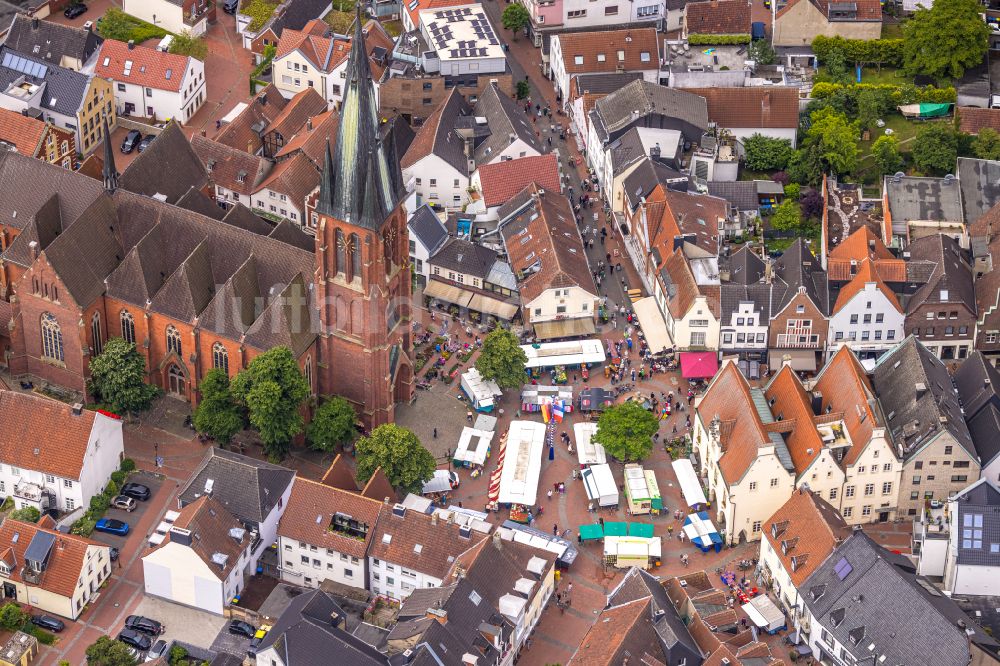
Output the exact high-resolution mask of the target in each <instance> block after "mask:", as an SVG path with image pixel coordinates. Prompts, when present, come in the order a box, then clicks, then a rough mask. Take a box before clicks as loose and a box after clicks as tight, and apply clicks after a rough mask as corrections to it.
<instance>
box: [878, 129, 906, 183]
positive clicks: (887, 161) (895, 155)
mask: <svg viewBox="0 0 1000 666" xmlns="http://www.w3.org/2000/svg"><path fill="white" fill-rule="evenodd" d="M872 157H874V158H875V168H876V169H878V172H879V174H880V175H883V176H884V175H886V174H890V173H896V172H897V171H899V170H900V169H902V168H903V158H902V157H900V156H899V140H898V139H896V137H894V136H892V135H891V134H889V135H883V136H880V137H879V138H877V139H875V143H873V144H872Z"/></svg>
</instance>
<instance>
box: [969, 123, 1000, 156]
mask: <svg viewBox="0 0 1000 666" xmlns="http://www.w3.org/2000/svg"><path fill="white" fill-rule="evenodd" d="M972 154H973V155H975V156H976V157H978V158H979V159H981V160H1000V132H997V131H996V130H995V129H993V128H992V127H984V128H983V129H981V130H979V136H977V137H976V138H975V139H973V140H972Z"/></svg>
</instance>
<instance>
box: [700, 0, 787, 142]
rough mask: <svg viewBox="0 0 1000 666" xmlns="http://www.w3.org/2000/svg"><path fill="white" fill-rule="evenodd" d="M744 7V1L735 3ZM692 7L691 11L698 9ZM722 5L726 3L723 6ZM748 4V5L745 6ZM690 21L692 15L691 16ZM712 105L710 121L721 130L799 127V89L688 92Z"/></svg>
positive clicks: (747, 88)
mask: <svg viewBox="0 0 1000 666" xmlns="http://www.w3.org/2000/svg"><path fill="white" fill-rule="evenodd" d="M732 1H733V2H734V3H740V2H741V0H732ZM703 4H711V3H704V2H698V3H692V4H688V11H689V12H690V8H691V7H693V6H694V5H703ZM720 4H722V3H720ZM744 4H745V3H744ZM688 16H689V19H688V20H690V13H689V14H688ZM686 90H687V92H690V93H694V94H695V95H701V96H702V97H704V98H705V101H706V102H707V103H708V119H709V120H710V121H711V122H713V123H715V124H716V125H718V126H719V127H726V128H734V127H754V128H781V129H795V128H797V127H798V126H799V89H798V88H794V87H792V86H763V87H762V86H746V87H743V88H687V89H686Z"/></svg>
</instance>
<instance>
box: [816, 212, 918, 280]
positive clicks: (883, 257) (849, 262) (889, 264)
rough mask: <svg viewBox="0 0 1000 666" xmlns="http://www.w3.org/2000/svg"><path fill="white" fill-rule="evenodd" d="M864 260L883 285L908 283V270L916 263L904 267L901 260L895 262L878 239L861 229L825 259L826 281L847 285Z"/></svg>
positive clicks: (870, 231)
mask: <svg viewBox="0 0 1000 666" xmlns="http://www.w3.org/2000/svg"><path fill="white" fill-rule="evenodd" d="M865 259H868V260H870V261H871V262H872V265H873V267H874V269H875V272H876V273H877V274H878V276H879V277H881V278H882V279H883V280H885V281H887V282H907V281H909V279H910V278H909V276H908V272H909V268H910V266H911V265H914V264H917V263H919V262H913V261H911V262H910V263H909V264H907V262H905V261H903V260H902V259H897V258H896V257H895V255H893V253H892V252H890V251H889V248H887V247H886V245H885V243H883V242H882V239H881V238H879V237H878V236H876V235H875V233H874V232H873V231H872V230H871V228H870V227H869V226H867V225H865V226H861V227H858V228H857V229H856V230H855V231H854V232H853V233H852V234H851V235H849V236H848V237H847V238H845V239H844V240H843V242H841V243H840V244H838V245H837V246H836V247H834V248H833V249H832V250H831V251H830V253H829V255H828V256H827V271H829V274H830V279H831V280H835V281H838V282H840V281H843V282H846V281H849V280H850V279H851V278H852V277H854V274H855V272H856V271H857V268H858V264H859V263H860V262H861V261H863V260H865Z"/></svg>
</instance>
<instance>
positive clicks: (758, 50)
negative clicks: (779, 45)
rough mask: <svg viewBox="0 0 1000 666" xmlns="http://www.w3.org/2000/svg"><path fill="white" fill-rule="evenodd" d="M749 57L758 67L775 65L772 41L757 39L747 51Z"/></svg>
mask: <svg viewBox="0 0 1000 666" xmlns="http://www.w3.org/2000/svg"><path fill="white" fill-rule="evenodd" d="M747 57H748V58H749V59H750V60H753V61H754V62H755V63H757V65H759V66H761V67H766V66H768V65H773V64H774V58H775V55H774V49H773V48H771V41H770V40H768V39H755V40H754V41H753V42H751V43H750V48H749V49H747Z"/></svg>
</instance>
